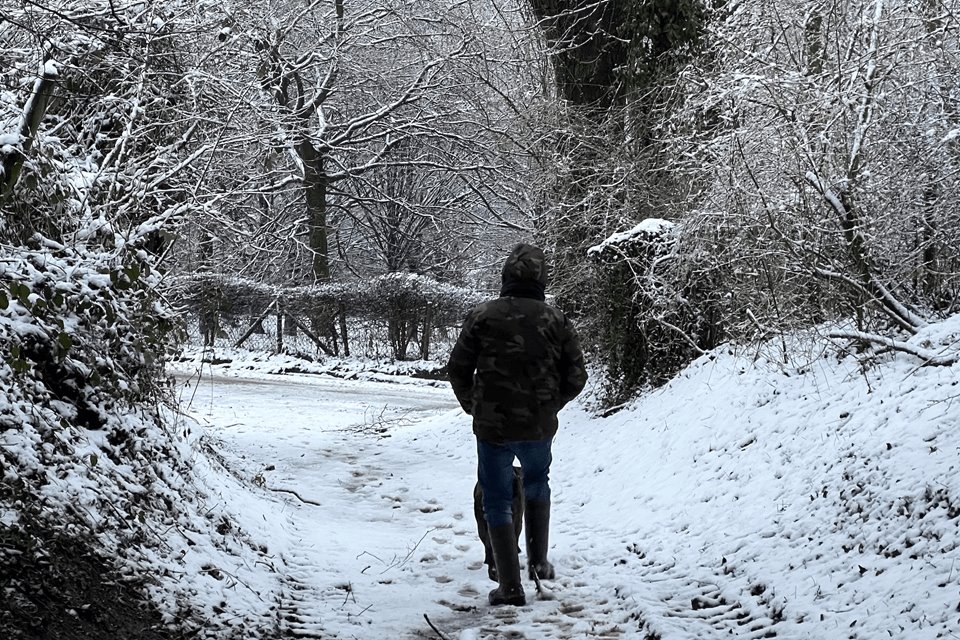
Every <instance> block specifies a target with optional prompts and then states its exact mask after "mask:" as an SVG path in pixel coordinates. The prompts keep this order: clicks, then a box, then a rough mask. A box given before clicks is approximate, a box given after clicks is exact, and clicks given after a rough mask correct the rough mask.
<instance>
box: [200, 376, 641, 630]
mask: <svg viewBox="0 0 960 640" xmlns="http://www.w3.org/2000/svg"><path fill="white" fill-rule="evenodd" d="M183 395H184V398H185V399H187V398H189V397H190V396H192V405H191V413H192V414H193V415H194V416H195V417H196V418H198V419H199V420H200V421H201V422H203V423H205V424H206V425H207V428H208V431H209V432H210V433H211V434H212V435H213V436H215V437H216V438H217V439H218V440H219V443H218V448H219V449H220V451H221V452H222V453H223V454H224V458H225V459H224V462H225V465H226V466H227V467H228V468H230V469H231V470H232V471H233V472H234V473H235V475H237V476H238V477H239V478H241V479H247V480H249V481H251V482H253V483H254V484H260V485H262V487H263V489H264V490H265V491H263V492H262V493H263V494H264V495H263V496H261V498H260V499H259V500H254V501H253V503H252V504H250V505H247V506H246V507H245V508H244V510H243V511H244V517H243V520H242V521H241V522H240V525H241V527H242V528H243V529H244V530H246V531H248V532H251V533H252V534H254V537H260V536H264V537H266V538H267V539H268V540H270V541H271V543H272V545H273V548H272V549H271V551H272V552H276V553H279V554H280V555H281V556H282V558H283V560H284V562H285V564H286V565H287V566H288V567H289V568H290V572H289V575H288V579H289V596H288V597H287V599H286V601H285V602H283V603H282V604H281V609H283V610H284V613H283V615H284V616H286V618H285V619H284V620H283V621H282V625H281V626H283V627H287V628H289V629H291V630H293V631H296V632H297V633H298V634H300V635H307V636H309V635H316V636H318V637H319V636H321V635H325V634H326V635H325V637H328V635H329V634H330V633H337V634H340V635H342V636H343V637H357V638H389V637H395V638H401V637H412V638H415V637H435V634H434V633H433V631H432V630H430V629H429V627H428V626H427V625H426V622H425V620H424V618H423V616H424V614H426V615H427V616H429V618H430V619H431V621H432V622H433V623H434V624H436V625H437V626H438V628H440V629H441V630H442V631H444V632H445V633H447V634H453V635H452V637H457V635H458V634H459V636H460V637H464V638H469V637H487V635H488V634H492V635H490V636H489V637H500V636H501V635H502V634H509V633H510V632H511V630H512V631H513V633H514V634H515V636H514V637H523V638H577V637H586V636H588V635H596V636H598V637H619V636H620V635H622V632H623V631H624V630H625V628H627V624H629V623H630V618H631V616H633V617H635V616H636V613H635V612H631V611H627V610H623V609H622V607H621V606H620V605H619V604H617V603H616V597H615V593H614V591H613V590H611V591H610V592H609V593H606V594H603V593H600V594H598V593H597V588H596V585H595V584H593V583H594V581H595V577H594V576H593V575H584V574H593V573H594V571H593V565H595V564H596V563H597V562H598V561H599V562H602V564H603V565H605V566H607V567H612V566H613V562H612V559H611V558H609V557H608V556H609V554H608V553H606V552H604V551H599V553H598V551H597V549H596V548H595V547H596V545H595V544H594V543H593V542H592V539H595V538H597V536H598V530H597V529H598V528H597V526H596V524H594V525H593V526H592V527H591V530H590V531H587V529H586V527H585V525H584V524H583V523H580V522H577V520H576V518H561V517H558V518H556V520H557V521H558V522H557V525H556V527H555V532H554V538H555V540H556V541H557V543H558V544H559V545H569V546H570V547H573V548H576V549H577V553H571V554H562V555H561V556H558V558H557V559H558V563H559V566H561V567H563V569H564V570H565V571H566V573H567V577H565V578H562V579H561V580H560V581H558V583H556V585H555V588H556V589H557V593H556V594H555V595H557V596H558V597H556V598H555V599H553V600H549V601H547V600H542V601H534V597H533V596H534V587H533V585H532V584H528V585H527V591H528V596H529V599H530V600H531V604H530V605H529V606H527V607H524V608H521V609H510V608H507V609H499V610H492V609H490V608H489V607H487V606H486V593H487V591H488V590H489V589H490V588H492V587H493V583H491V582H489V580H488V579H487V578H486V571H485V567H484V566H483V565H482V564H481V563H480V561H481V560H482V557H483V548H482V546H481V544H480V542H479V540H478V538H477V535H476V525H475V522H474V519H473V505H472V502H471V500H472V490H473V484H474V481H475V470H474V464H475V462H474V449H473V446H474V441H473V437H472V435H471V433H470V429H469V423H468V422H467V420H466V419H465V418H464V417H463V416H461V415H460V414H459V411H458V409H457V405H456V401H455V400H454V398H453V396H452V394H451V393H450V391H449V390H448V389H447V388H446V387H440V388H437V387H431V386H419V385H396V384H393V385H390V384H384V383H376V382H357V381H344V380H336V379H331V378H318V377H315V376H313V377H308V376H304V377H284V378H283V379H281V380H277V379H273V380H269V379H263V378H262V377H261V378H252V379H251V378H248V379H238V378H226V377H214V378H210V377H205V378H204V379H203V382H202V383H201V384H200V385H198V386H197V387H196V388H195V389H194V388H190V389H188V390H187V391H185V392H184V394H183ZM559 484H562V482H561V483H559ZM557 493H562V489H561V488H560V487H558V488H557ZM557 508H558V509H562V508H563V504H562V501H561V502H560V504H558V507H557ZM578 509H579V507H576V508H575V509H574V510H573V513H572V514H570V515H574V516H575V515H576V512H577V510H578ZM257 511H259V512H260V513H257ZM599 535H600V537H601V538H603V539H606V540H608V541H609V540H610V539H611V538H612V537H613V534H612V533H611V534H610V535H604V534H599ZM618 546H621V545H618ZM621 548H622V547H621ZM598 555H599V557H602V560H599V558H598V557H597V556H598ZM591 556H593V557H591ZM567 565H569V566H567ZM631 626H633V627H634V628H636V623H633V624H632V625H631Z"/></svg>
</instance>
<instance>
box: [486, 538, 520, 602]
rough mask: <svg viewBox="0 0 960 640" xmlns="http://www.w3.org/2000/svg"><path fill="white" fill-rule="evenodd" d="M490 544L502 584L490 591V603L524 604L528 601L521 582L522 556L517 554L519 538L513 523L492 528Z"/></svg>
mask: <svg viewBox="0 0 960 640" xmlns="http://www.w3.org/2000/svg"><path fill="white" fill-rule="evenodd" d="M490 545H491V546H492V547H493V559H494V561H495V562H496V565H497V578H499V581H500V586H499V587H497V588H496V589H494V590H493V591H491V592H490V604H491V605H494V606H496V605H501V604H512V605H522V604H526V603H527V598H526V596H525V595H524V593H523V585H522V584H520V557H519V556H518V555H517V538H516V534H515V533H514V530H513V524H512V523H511V524H504V525H501V526H499V527H492V528H491V529H490Z"/></svg>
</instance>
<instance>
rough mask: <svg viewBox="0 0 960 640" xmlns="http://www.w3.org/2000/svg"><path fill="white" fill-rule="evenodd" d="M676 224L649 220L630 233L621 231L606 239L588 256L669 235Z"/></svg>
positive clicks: (591, 249) (588, 252) (590, 251)
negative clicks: (665, 234) (633, 242)
mask: <svg viewBox="0 0 960 640" xmlns="http://www.w3.org/2000/svg"><path fill="white" fill-rule="evenodd" d="M676 226H677V225H676V224H675V223H673V222H670V221H669V220H662V219H660V218H647V219H645V220H643V221H641V222H640V223H639V224H638V225H636V226H635V227H633V228H632V229H630V230H628V231H620V232H618V233H615V234H613V235H611V236H610V237H608V238H606V239H605V240H604V241H603V242H601V243H600V244H598V245H596V246H593V247H590V248H589V249H588V250H587V254H588V255H592V254H600V253H603V252H604V251H605V250H606V249H608V248H611V247H616V246H619V245H622V244H625V243H629V242H631V241H633V240H635V239H637V238H650V237H656V236H660V235H662V234H664V233H668V232H670V231H672V230H673V229H674V228H676Z"/></svg>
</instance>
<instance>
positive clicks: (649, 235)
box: [588, 218, 724, 405]
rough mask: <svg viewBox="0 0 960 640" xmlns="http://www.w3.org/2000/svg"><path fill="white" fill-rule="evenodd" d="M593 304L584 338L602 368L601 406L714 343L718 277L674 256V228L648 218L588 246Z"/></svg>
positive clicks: (718, 332)
mask: <svg viewBox="0 0 960 640" xmlns="http://www.w3.org/2000/svg"><path fill="white" fill-rule="evenodd" d="M588 256H589V257H590V259H591V261H592V262H593V265H594V269H593V271H594V279H595V281H596V283H597V286H598V289H599V292H598V293H599V295H598V296H597V299H598V300H599V301H601V306H600V307H599V308H597V309H596V310H595V313H594V316H593V317H592V318H590V319H589V325H588V333H589V335H590V336H592V337H593V338H594V340H596V341H597V345H596V346H597V349H596V351H597V355H598V356H599V358H600V360H601V361H602V362H603V364H604V366H605V367H606V374H607V376H606V377H607V379H606V387H607V388H606V402H607V403H608V404H612V405H616V404H619V403H621V402H623V401H625V400H627V399H629V398H630V397H632V396H633V395H634V394H635V393H636V391H637V390H638V389H640V388H641V387H643V386H645V385H660V384H663V383H665V382H667V381H668V380H670V379H671V378H672V377H673V376H674V375H676V373H677V372H678V371H680V370H681V369H682V368H683V367H684V366H686V365H687V364H688V363H689V362H690V361H691V360H693V359H694V358H696V357H697V356H698V355H700V354H702V353H703V352H704V351H705V350H708V349H711V348H713V347H715V346H717V344H719V343H720V341H721V340H722V338H723V337H724V327H723V324H722V319H721V317H720V313H719V305H718V301H717V297H718V294H717V291H718V290H719V288H720V274H719V273H717V272H716V271H715V270H714V271H712V272H711V271H707V270H700V269H697V266H696V264H695V261H694V260H692V259H691V257H690V256H685V255H684V254H683V252H682V245H681V229H680V227H679V226H678V225H676V224H674V223H672V222H669V221H667V220H661V219H656V218H651V219H647V220H644V221H643V222H641V223H640V224H638V225H637V226H635V227H634V228H633V229H630V230H629V231H624V232H621V233H616V234H614V235H612V236H610V237H609V238H607V239H606V240H604V241H603V242H602V243H600V244H598V245H597V246H595V247H592V248H591V249H590V250H589V251H588Z"/></svg>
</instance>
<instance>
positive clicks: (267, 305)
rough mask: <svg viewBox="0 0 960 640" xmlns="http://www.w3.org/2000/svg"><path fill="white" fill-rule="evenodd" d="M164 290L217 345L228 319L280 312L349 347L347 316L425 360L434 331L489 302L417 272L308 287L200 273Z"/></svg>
mask: <svg viewBox="0 0 960 640" xmlns="http://www.w3.org/2000/svg"><path fill="white" fill-rule="evenodd" d="M165 286H166V288H167V292H168V296H169V298H170V299H171V300H173V301H174V303H175V304H177V305H180V306H182V307H184V308H185V309H187V310H189V311H190V312H192V313H193V314H195V315H196V316H198V317H199V319H200V324H201V329H202V333H204V334H205V335H206V336H207V337H206V338H205V339H207V340H208V341H209V342H211V343H212V338H213V337H214V335H215V334H218V333H222V327H223V326H224V324H225V323H224V320H225V319H229V320H230V321H232V322H233V323H234V324H238V325H239V326H243V325H249V324H250V323H251V322H253V323H256V322H257V319H258V318H261V317H262V316H263V315H264V314H273V315H276V314H277V313H279V312H280V310H282V313H283V314H286V315H287V316H292V317H294V318H296V319H297V322H298V325H299V326H300V327H301V328H309V329H313V330H315V331H316V332H317V333H318V334H319V336H320V337H321V338H326V339H329V344H330V345H331V346H330V348H331V349H333V348H335V346H336V344H337V343H338V341H339V342H344V336H343V335H342V334H343V333H344V332H346V331H347V322H346V319H347V318H349V319H351V320H360V321H363V322H366V323H372V324H374V325H380V326H381V327H382V328H383V329H384V331H383V334H384V336H386V338H385V339H386V340H387V341H388V342H389V343H390V344H389V347H390V350H391V351H392V353H393V354H394V357H396V358H397V359H401V360H402V359H405V357H406V350H407V346H408V344H409V343H410V342H411V341H415V342H418V343H419V346H420V357H421V358H424V359H425V358H427V357H428V352H429V345H430V333H431V331H432V330H433V329H436V328H446V327H454V326H458V325H459V324H460V322H461V321H462V319H463V317H464V316H465V315H466V313H467V311H468V310H469V309H470V308H471V307H473V306H474V305H476V304H479V303H480V302H482V301H483V300H484V299H485V297H486V296H485V295H484V294H483V293H481V292H478V291H476V290H473V289H466V288H463V287H458V286H455V285H451V284H447V283H443V282H438V281H436V280H433V279H432V278H429V277H427V276H423V275H419V274H413V273H387V274H384V275H380V276H377V277H374V278H371V279H369V280H363V281H353V282H330V283H322V284H316V285H311V286H302V287H280V286H273V285H266V284H262V283H258V282H254V281H251V280H246V279H241V278H236V277H232V276H226V275H222V274H198V275H191V276H180V277H175V278H170V279H168V281H167V283H166V285H165ZM243 318H246V319H245V320H243ZM238 319H240V321H239V323H237V322H236V321H237V320H238ZM341 320H342V322H339V324H338V321H341Z"/></svg>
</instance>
